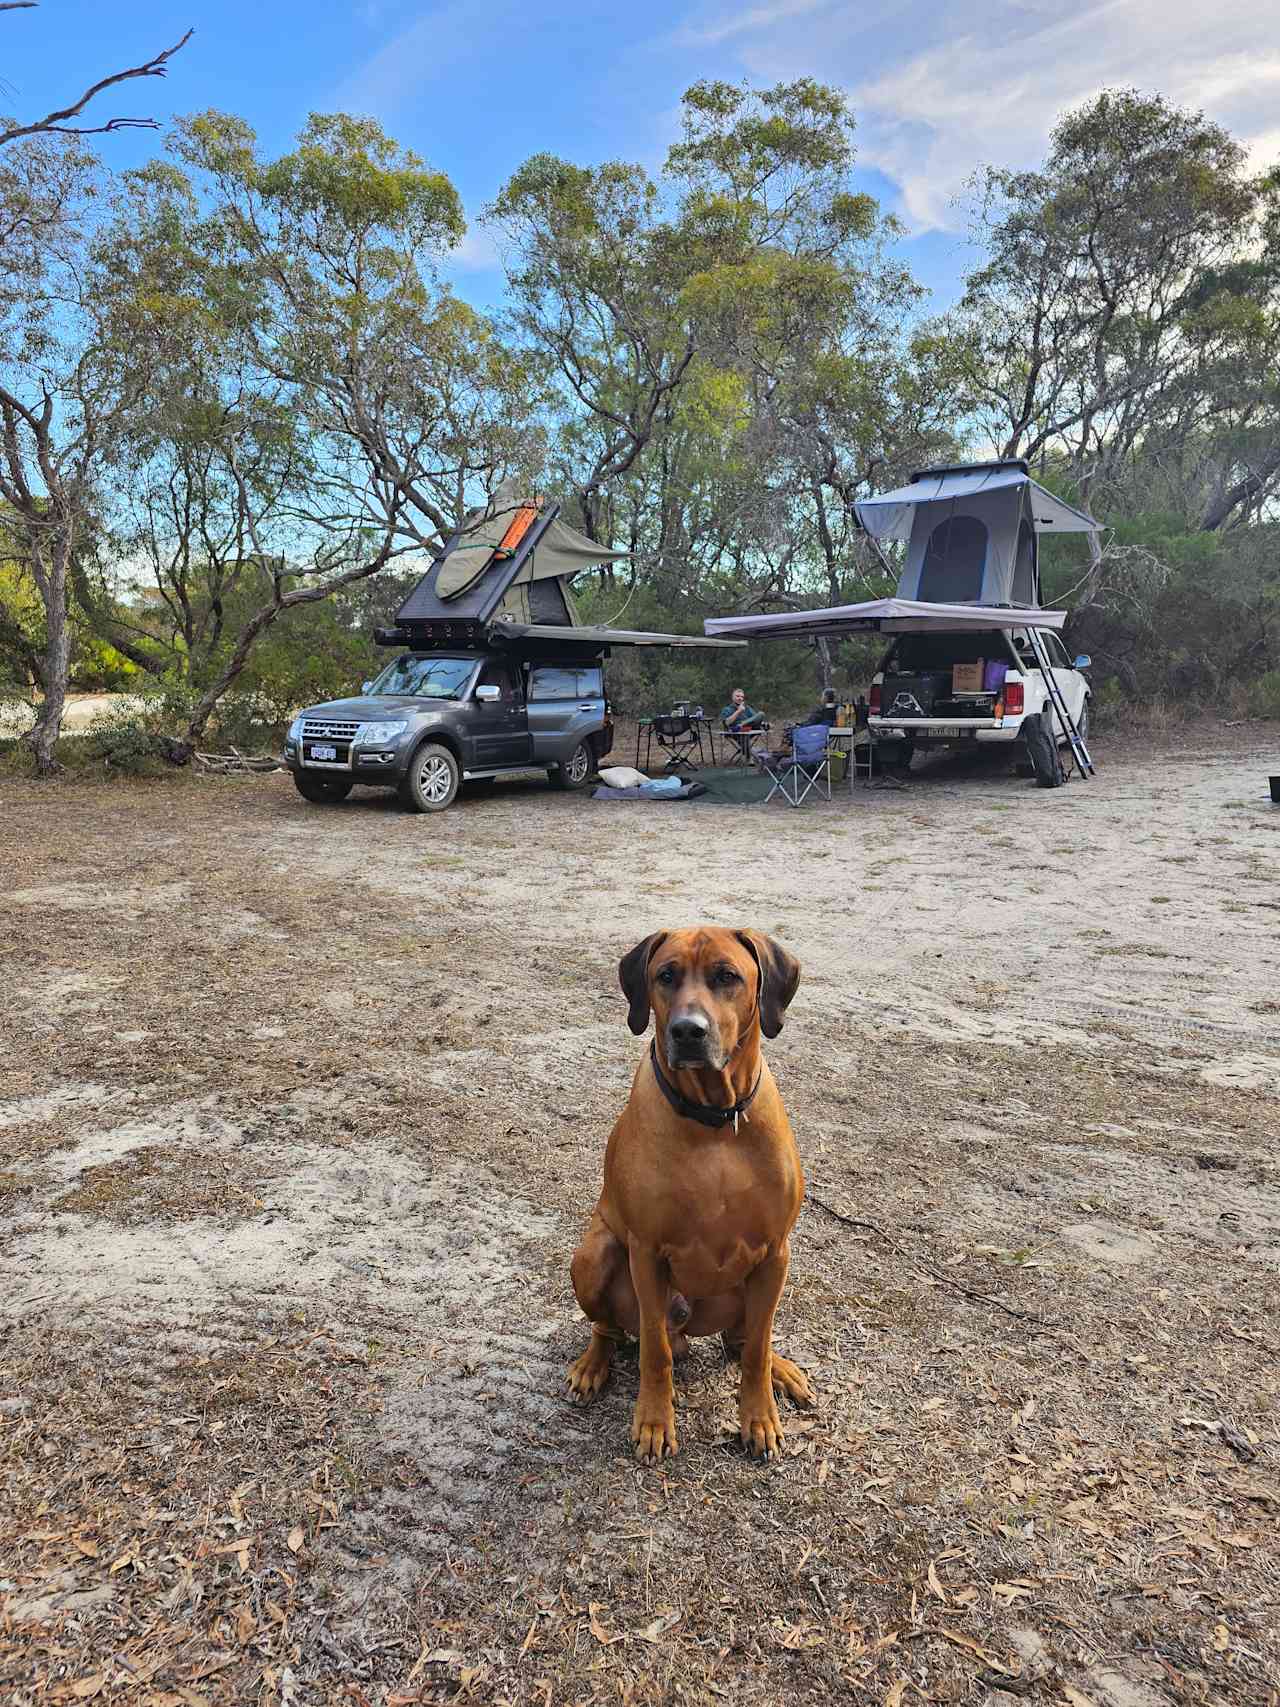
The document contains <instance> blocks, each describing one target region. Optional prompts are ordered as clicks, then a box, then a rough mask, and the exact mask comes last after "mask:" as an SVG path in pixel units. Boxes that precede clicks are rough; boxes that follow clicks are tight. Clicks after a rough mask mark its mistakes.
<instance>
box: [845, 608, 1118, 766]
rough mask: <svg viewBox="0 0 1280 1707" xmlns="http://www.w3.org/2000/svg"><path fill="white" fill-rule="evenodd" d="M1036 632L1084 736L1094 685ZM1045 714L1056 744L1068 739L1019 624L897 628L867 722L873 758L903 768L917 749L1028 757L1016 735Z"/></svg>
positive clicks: (1054, 642) (1084, 663)
mask: <svg viewBox="0 0 1280 1707" xmlns="http://www.w3.org/2000/svg"><path fill="white" fill-rule="evenodd" d="M1040 632H1041V638H1042V641H1043V644H1044V647H1045V652H1046V655H1047V657H1048V659H1049V663H1050V666H1051V668H1052V671H1053V675H1054V678H1055V680H1056V681H1057V684H1058V687H1059V688H1060V689H1061V692H1062V698H1063V700H1064V701H1065V703H1066V707H1067V710H1068V711H1069V712H1070V713H1071V716H1072V718H1073V719H1074V721H1075V724H1076V727H1077V728H1078V729H1079V731H1080V733H1081V735H1082V736H1083V737H1084V739H1085V740H1086V741H1087V740H1088V730H1089V700H1090V698H1091V696H1092V691H1093V690H1092V689H1091V688H1090V686H1089V683H1088V681H1087V679H1086V678H1085V676H1084V675H1083V673H1082V672H1083V671H1085V670H1087V669H1088V668H1089V663H1090V660H1089V659H1088V658H1087V657H1085V656H1081V657H1078V658H1076V659H1075V661H1074V662H1072V660H1071V659H1069V658H1068V656H1067V652H1066V649H1065V647H1064V646H1063V644H1062V642H1061V640H1059V638H1058V636H1057V635H1056V634H1055V633H1053V631H1052V630H1051V629H1042V630H1041V631H1040ZM1041 712H1044V713H1046V715H1045V718H1044V722H1045V724H1046V726H1047V725H1048V724H1049V723H1050V722H1051V721H1052V724H1053V728H1054V731H1055V733H1056V735H1057V739H1058V742H1059V745H1061V744H1062V743H1064V742H1065V741H1066V739H1067V733H1066V730H1065V729H1063V727H1062V725H1061V720H1060V719H1058V718H1057V715H1056V713H1055V712H1054V710H1053V707H1052V705H1051V704H1050V701H1049V693H1048V689H1047V688H1046V686H1045V681H1044V676H1043V674H1042V672H1041V669H1040V665H1039V664H1038V663H1037V661H1036V657H1035V654H1034V652H1033V651H1032V650H1031V642H1030V639H1029V638H1028V634H1027V630H1026V629H1025V628H1021V629H1019V628H1013V629H1002V628H995V629H989V630H988V629H982V630H977V631H974V632H973V633H955V634H900V635H898V636H897V637H896V639H895V640H894V643H893V645H892V646H891V647H890V649H889V651H888V653H887V654H886V655H885V657H884V659H883V661H882V663H881V666H880V669H879V670H878V672H877V673H876V675H875V677H874V678H873V680H872V684H871V696H870V704H869V707H868V716H867V726H868V728H869V729H870V731H871V738H872V740H873V741H874V742H875V744H876V752H877V758H878V760H879V762H880V763H881V764H883V765H885V766H886V767H891V768H897V769H903V770H905V769H906V767H907V766H908V765H910V763H911V760H912V758H913V756H914V755H915V752H916V749H917V748H918V747H966V746H969V745H970V744H972V743H975V742H976V743H978V744H980V745H982V746H988V745H991V746H996V747H1000V746H1004V747H1005V748H1007V749H1008V750H1009V755H1010V757H1011V758H1013V759H1014V760H1015V761H1017V762H1019V763H1022V762H1026V760H1027V751H1026V747H1025V744H1024V742H1023V740H1022V736H1023V728H1024V725H1025V724H1026V723H1027V720H1028V719H1029V718H1032V717H1035V716H1038V715H1039V714H1040V713H1041Z"/></svg>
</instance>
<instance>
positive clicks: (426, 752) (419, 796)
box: [399, 741, 462, 812]
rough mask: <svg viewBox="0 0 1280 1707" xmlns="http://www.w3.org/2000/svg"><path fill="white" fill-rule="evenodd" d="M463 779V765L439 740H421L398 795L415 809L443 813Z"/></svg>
mask: <svg viewBox="0 0 1280 1707" xmlns="http://www.w3.org/2000/svg"><path fill="white" fill-rule="evenodd" d="M461 782H462V767H461V765H460V764H459V763H458V761H457V759H455V758H454V756H453V754H452V753H451V752H450V751H449V749H448V747H444V746H441V745H440V743H439V742H438V741H424V742H423V743H422V745H421V746H420V747H419V748H418V750H417V752H415V753H414V755H413V757H412V758H411V759H410V760H409V768H408V770H407V771H406V772H405V773H404V781H403V782H402V783H401V784H400V789H399V793H400V798H401V800H402V801H403V802H404V804H405V805H406V806H408V807H409V808H410V809H411V810H412V811H414V812H443V811H444V810H445V808H446V807H447V806H452V805H453V803H454V801H455V799H456V798H457V795H458V788H459V785H460V784H461Z"/></svg>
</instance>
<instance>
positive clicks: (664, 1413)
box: [569, 926, 813, 1460]
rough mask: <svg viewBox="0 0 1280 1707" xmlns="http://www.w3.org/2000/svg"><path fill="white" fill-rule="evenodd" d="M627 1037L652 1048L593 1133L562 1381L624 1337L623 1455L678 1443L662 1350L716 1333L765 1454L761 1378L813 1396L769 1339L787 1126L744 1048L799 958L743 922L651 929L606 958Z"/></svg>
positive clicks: (788, 1182) (745, 1435)
mask: <svg viewBox="0 0 1280 1707" xmlns="http://www.w3.org/2000/svg"><path fill="white" fill-rule="evenodd" d="M618 979H619V982H620V983H621V985H622V989H623V992H624V994H625V995H626V996H627V999H628V1000H629V1001H630V1003H631V1012H630V1015H629V1017H628V1024H629V1025H630V1027H631V1029H632V1031H633V1032H634V1033H635V1034H636V1036H637V1037H639V1036H640V1035H641V1034H642V1033H643V1032H644V1031H646V1030H647V1029H648V1025H649V1013H650V1010H652V1012H653V1015H654V1041H653V1046H652V1049H651V1051H650V1054H649V1055H648V1056H647V1057H646V1058H645V1060H644V1061H643V1062H642V1063H641V1066H640V1069H639V1071H638V1072H637V1074H636V1076H635V1081H634V1083H633V1084H632V1087H631V1097H630V1100H629V1101H628V1103H627V1106H626V1107H625V1108H624V1109H623V1111H622V1114H621V1115H620V1117H619V1119H618V1123H617V1125H616V1126H615V1127H614V1129H613V1132H612V1135H611V1136H610V1138H609V1147H608V1150H607V1151H606V1153H605V1159H604V1190H603V1191H602V1192H601V1194H600V1201H599V1203H598V1204H597V1205H596V1209H595V1213H594V1214H593V1215H592V1217H591V1224H590V1226H589V1227H588V1228H587V1232H586V1236H585V1237H584V1239H583V1241H582V1244H581V1245H580V1246H579V1247H578V1251H577V1254H576V1255H575V1256H574V1259H573V1269H572V1273H573V1289H574V1291H575V1292H576V1293H577V1295H578V1302H579V1304H581V1306H582V1308H583V1310H584V1311H585V1313H586V1314H587V1316H588V1317H589V1318H590V1320H591V1344H590V1345H589V1346H588V1347H587V1349H586V1351H584V1352H583V1354H582V1356H581V1357H580V1358H579V1359H578V1360H577V1362H576V1363H575V1364H574V1365H573V1367H572V1368H571V1369H570V1371H569V1386H570V1387H571V1388H572V1390H573V1392H574V1394H575V1395H576V1396H577V1397H578V1398H579V1399H583V1400H587V1399H593V1398H595V1396H596V1394H597V1393H599V1392H600V1390H601V1388H602V1387H603V1386H604V1385H605V1383H606V1382H607V1381H608V1379H609V1371H610V1366H611V1365H612V1362H613V1353H614V1347H615V1345H616V1344H617V1342H618V1341H619V1340H621V1339H623V1338H624V1337H625V1335H627V1334H639V1336H640V1395H639V1397H638V1399H637V1400H636V1408H635V1416H634V1420H633V1422H632V1425H631V1438H632V1440H633V1441H634V1442H635V1448H636V1456H637V1458H645V1459H649V1460H653V1459H658V1458H661V1457H663V1456H664V1454H669V1453H673V1452H675V1451H676V1450H677V1448H678V1442H677V1440H676V1419H675V1409H674V1405H673V1392H672V1385H671V1363H672V1357H673V1355H675V1356H679V1355H682V1354H683V1353H684V1352H686V1351H687V1350H688V1343H687V1341H686V1338H685V1335H687V1334H714V1333H718V1334H721V1335H722V1336H723V1339H724V1345H725V1350H726V1351H727V1352H728V1353H729V1354H730V1355H731V1356H740V1357H741V1360H742V1380H741V1385H740V1387H739V1392H738V1425H739V1430H740V1432H741V1435H742V1440H743V1444H744V1445H745V1446H747V1447H748V1449H749V1450H750V1451H751V1453H752V1454H753V1455H754V1456H756V1457H759V1458H768V1457H769V1456H770V1455H771V1454H772V1453H774V1452H776V1451H777V1449H778V1447H779V1446H780V1445H781V1443H782V1439H783V1435H782V1425H781V1423H780V1421H779V1419H778V1407H777V1404H776V1402H775V1400H774V1388H775V1387H780V1388H782V1389H784V1390H785V1391H786V1392H787V1393H789V1394H790V1395H791V1397H792V1398H793V1399H795V1400H797V1401H799V1402H801V1403H806V1404H807V1403H810V1402H811V1401H812V1398H813V1394H812V1392H811V1391H810V1388H809V1383H808V1381H807V1380H806V1378H805V1376H804V1374H803V1373H802V1372H801V1371H800V1370H799V1369H797V1368H796V1366H795V1364H794V1363H791V1362H789V1361H788V1360H787V1359H786V1358H785V1357H779V1356H778V1355H777V1353H776V1352H775V1351H774V1350H773V1315H774V1311H775V1310H776V1309H777V1306H778V1299H779V1298H780V1297H781V1295H782V1288H783V1286H784V1285H785V1283H786V1278H787V1265H788V1262H789V1259H790V1245H789V1243H788V1239H789V1236H790V1233H791V1229H792V1227H793V1226H794V1225H795V1221H796V1216H797V1215H798V1214H799V1213H800V1204H801V1200H802V1199H803V1197H804V1175H803V1174H802V1172H801V1170H800V1158H799V1156H798V1154H797V1153H796V1144H795V1138H794V1136H793V1135H792V1131H791V1125H790V1122H789V1121H788V1120H787V1116H786V1111H785V1110H784V1109H783V1106H782V1098H781V1097H780V1096H779V1095H778V1087H777V1086H776V1085H775V1084H774V1082H773V1074H772V1073H771V1072H770V1071H769V1067H768V1063H767V1062H766V1061H765V1059H764V1057H763V1055H762V1054H761V1052H760V1033H761V1032H762V1031H763V1032H764V1035H765V1036H766V1037H776V1036H777V1035H778V1033H779V1032H780V1031H781V1030H782V1015H783V1012H784V1010H785V1009H786V1007H787V1005H788V1003H789V1002H790V1001H791V998H792V997H793V996H794V995H795V993H796V986H797V984H798V983H799V982H800V966H799V963H798V962H797V961H796V960H794V959H793V958H792V956H791V955H789V954H788V953H787V951H786V950H785V949H784V948H780V947H779V946H778V944H777V943H776V942H773V941H772V940H771V939H770V938H769V937H767V936H762V935H761V934H760V933H759V932H757V931H730V930H721V929H718V928H714V927H711V926H707V927H702V928H698V929H693V930H680V931H656V932H655V933H654V934H653V935H652V936H648V937H646V938H645V939H644V941H643V942H642V943H638V944H637V945H636V947H635V948H633V949H632V950H631V952H630V954H627V955H625V956H624V957H623V959H622V961H621V963H620V965H619V967H618Z"/></svg>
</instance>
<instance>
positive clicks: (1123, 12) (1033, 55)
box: [722, 0, 1280, 230]
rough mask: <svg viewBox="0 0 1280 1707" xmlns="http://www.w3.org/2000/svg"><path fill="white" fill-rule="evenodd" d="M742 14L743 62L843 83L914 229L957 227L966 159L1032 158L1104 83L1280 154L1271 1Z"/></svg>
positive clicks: (905, 1)
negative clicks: (1159, 99)
mask: <svg viewBox="0 0 1280 1707" xmlns="http://www.w3.org/2000/svg"><path fill="white" fill-rule="evenodd" d="M774 9H775V8H772V7H770V6H768V5H762V6H759V7H756V8H754V11H755V12H757V13H761V14H765V13H769V12H770V11H772V10H774ZM751 16H752V12H751V11H744V12H742V13H740V14H739V15H738V18H739V23H740V25H741V28H740V29H739V30H737V31H736V32H735V33H734V38H733V40H734V46H735V47H736V50H737V52H738V55H739V57H740V59H741V61H742V64H743V66H744V68H745V69H746V70H747V71H748V72H749V73H750V74H751V75H752V76H754V77H758V78H761V79H767V80H769V81H773V80H776V79H778V78H781V77H795V76H799V75H802V74H806V73H807V74H811V75H816V76H820V77H823V78H825V79H826V80H827V81H830V82H838V83H840V84H842V85H843V86H844V87H845V88H846V89H847V90H848V94H849V102H850V106H851V108H852V110H853V112H854V114H855V116H856V118H857V121H858V135H859V158H860V160H861V162H862V163H863V164H864V165H868V166H874V167H876V168H878V169H879V170H880V171H882V172H883V173H884V174H885V175H886V176H887V177H888V178H890V179H891V180H892V181H893V182H894V183H895V184H896V185H897V186H898V187H899V190H900V192H901V200H902V210H901V211H902V212H903V213H904V214H905V216H906V218H907V220H908V222H909V223H910V224H911V225H912V226H913V227H914V228H915V229H917V230H929V229H937V228H941V229H956V228H958V227H959V226H961V225H962V224H963V223H964V221H963V215H962V213H961V211H960V209H959V208H958V206H957V201H958V199H959V198H960V197H962V195H963V193H964V190H965V186H966V184H967V182H968V181H969V179H970V178H971V176H972V174H973V172H974V171H975V169H976V168H978V167H979V166H981V165H984V164H986V163H988V162H989V163H992V164H998V165H1005V166H1015V167H1017V166H1029V165H1033V164H1035V163H1036V162H1037V161H1038V160H1040V159H1041V158H1042V157H1043V154H1044V149H1045V143H1046V140H1047V138H1048V135H1049V131H1050V130H1051V129H1052V127H1053V124H1054V121H1055V120H1056V119H1057V117H1058V116H1059V114H1060V113H1061V112H1062V111H1063V110H1064V109H1065V108H1067V107H1073V106H1077V105H1079V104H1080V103H1081V102H1082V101H1086V100H1088V99H1090V98H1091V97H1092V96H1094V95H1096V94H1097V93H1098V92H1099V91H1100V90H1102V89H1104V88H1116V87H1133V88H1137V89H1141V90H1145V91H1152V92H1159V93H1160V94H1162V95H1164V96H1165V97H1166V98H1167V99H1169V100H1171V101H1174V102H1176V103H1177V104H1178V105H1181V106H1189V107H1194V108H1202V109H1203V110H1204V111H1205V112H1206V113H1207V114H1208V116H1209V117H1210V118H1212V119H1215V120H1217V121H1218V122H1219V123H1221V124H1223V125H1225V126H1226V128H1227V129H1228V130H1230V131H1231V132H1232V134H1233V135H1234V136H1236V137H1237V138H1238V139H1239V140H1240V141H1241V142H1242V143H1243V144H1244V145H1245V147H1246V148H1247V149H1248V150H1249V152H1250V158H1251V161H1252V162H1253V163H1254V164H1255V165H1258V166H1261V165H1266V164H1270V163H1271V162H1272V161H1273V160H1274V159H1275V158H1276V156H1277V153H1280V150H1277V147H1276V142H1277V132H1276V127H1275V115H1276V112H1277V109H1278V108H1280V45H1278V44H1277V42H1276V37H1275V32H1274V29H1270V28H1269V27H1268V25H1269V24H1270V25H1274V23H1275V21H1276V18H1277V6H1276V0H1242V3H1240V4H1238V5H1237V6H1235V7H1232V8H1227V7H1211V6H1206V5H1204V4H1203V0H1075V3H1074V4H1073V3H1072V0H1066V4H1065V5H1062V4H1060V3H1058V0H1053V3H1052V4H1051V3H1050V0H942V3H941V4H937V3H930V0H899V3H897V4H894V0H888V3H887V4H884V5H882V7H881V9H880V11H879V13H878V14H877V15H874V16H873V15H871V14H870V13H869V12H868V10H866V9H862V8H859V9H855V8H854V7H851V6H841V7H839V8H838V9H835V10H831V9H827V8H815V9H813V15H812V16H811V17H810V18H809V19H808V20H807V22H806V25H805V27H804V28H803V29H797V28H795V27H794V26H792V27H787V26H786V24H785V23H784V22H783V21H781V20H775V19H771V18H763V19H762V21H761V22H760V23H758V24H752V23H750V22H749V19H750V18H751ZM722 39H726V40H727V39H728V38H727V37H726V38H722Z"/></svg>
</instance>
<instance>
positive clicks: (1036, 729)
mask: <svg viewBox="0 0 1280 1707" xmlns="http://www.w3.org/2000/svg"><path fill="white" fill-rule="evenodd" d="M1022 743H1023V745H1024V746H1025V747H1026V749H1027V758H1028V760H1029V762H1030V764H1031V769H1032V771H1033V772H1034V773H1035V779H1036V787H1037V788H1061V787H1062V785H1063V783H1064V782H1065V781H1066V780H1067V773H1066V772H1065V771H1064V770H1063V768H1062V760H1061V759H1060V758H1059V757H1058V743H1057V742H1056V741H1055V740H1054V738H1053V736H1052V735H1051V734H1050V732H1049V729H1048V727H1047V726H1046V723H1045V715H1044V713H1043V712H1042V711H1040V712H1033V713H1032V715H1031V716H1030V717H1028V718H1026V719H1024V721H1023V724H1022Z"/></svg>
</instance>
